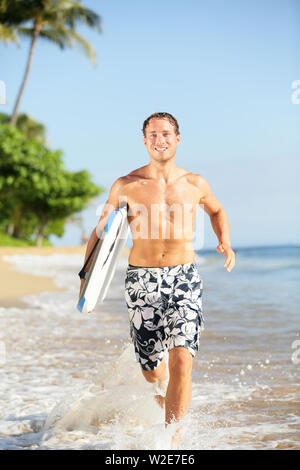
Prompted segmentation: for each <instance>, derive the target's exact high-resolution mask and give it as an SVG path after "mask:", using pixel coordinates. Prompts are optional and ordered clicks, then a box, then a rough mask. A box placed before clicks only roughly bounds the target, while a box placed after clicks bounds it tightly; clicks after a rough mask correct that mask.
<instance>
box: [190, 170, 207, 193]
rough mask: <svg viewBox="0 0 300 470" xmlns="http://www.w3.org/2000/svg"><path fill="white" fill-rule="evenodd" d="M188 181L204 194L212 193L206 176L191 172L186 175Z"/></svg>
mask: <svg viewBox="0 0 300 470" xmlns="http://www.w3.org/2000/svg"><path fill="white" fill-rule="evenodd" d="M186 178H187V181H188V182H189V183H190V184H192V185H193V186H195V187H196V188H197V189H199V191H201V193H202V194H207V193H208V192H209V191H210V186H209V184H208V181H207V180H206V179H205V178H204V176H202V175H200V174H199V173H191V172H189V173H188V174H187V175H186Z"/></svg>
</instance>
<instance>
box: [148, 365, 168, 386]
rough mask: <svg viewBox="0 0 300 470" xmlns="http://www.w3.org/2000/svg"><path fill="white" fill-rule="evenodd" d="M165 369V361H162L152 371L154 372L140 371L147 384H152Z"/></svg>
mask: <svg viewBox="0 0 300 470" xmlns="http://www.w3.org/2000/svg"><path fill="white" fill-rule="evenodd" d="M165 367H166V364H165V361H164V360H162V361H161V363H160V364H159V365H158V367H156V369H154V370H143V369H142V372H143V376H144V377H145V379H146V380H147V382H151V383H154V382H156V381H157V380H158V379H159V378H160V377H161V375H162V373H163V372H164V370H165Z"/></svg>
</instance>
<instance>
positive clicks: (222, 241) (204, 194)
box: [198, 175, 235, 272]
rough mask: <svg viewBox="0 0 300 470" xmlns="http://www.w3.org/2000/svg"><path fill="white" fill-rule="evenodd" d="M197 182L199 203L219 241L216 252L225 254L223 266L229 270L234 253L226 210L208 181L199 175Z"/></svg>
mask: <svg viewBox="0 0 300 470" xmlns="http://www.w3.org/2000/svg"><path fill="white" fill-rule="evenodd" d="M198 184H199V187H200V188H201V198H200V200H199V204H201V205H202V206H203V209H204V210H205V212H206V213H207V214H208V215H209V217H210V221H211V225H212V228H213V230H214V232H215V234H216V236H217V238H218V241H219V245H218V246H217V252H218V253H221V254H224V255H225V256H226V259H225V263H224V268H225V267H226V269H227V271H228V272H230V271H231V270H232V269H233V268H234V265H235V253H234V251H233V250H232V248H231V243H230V228H229V221H228V217H227V214H226V211H225V209H224V208H223V207H222V205H221V204H220V202H219V201H218V199H217V198H216V196H215V195H214V194H213V193H212V191H211V188H210V186H209V184H208V182H207V181H206V180H205V179H204V178H203V177H202V176H200V175H199V176H198Z"/></svg>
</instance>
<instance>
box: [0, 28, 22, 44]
mask: <svg viewBox="0 0 300 470" xmlns="http://www.w3.org/2000/svg"><path fill="white" fill-rule="evenodd" d="M0 41H3V42H4V43H5V44H8V43H10V42H13V43H15V44H17V45H18V46H19V45H20V42H19V37H18V32H17V30H16V28H13V27H11V26H6V25H4V24H0Z"/></svg>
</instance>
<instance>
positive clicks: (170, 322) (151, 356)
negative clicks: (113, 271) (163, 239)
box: [125, 263, 204, 370]
mask: <svg viewBox="0 0 300 470" xmlns="http://www.w3.org/2000/svg"><path fill="white" fill-rule="evenodd" d="M202 292H203V283H202V279H201V277H200V274H199V272H198V269H197V265H196V263H186V264H179V265H177V266H167V267H158V268H156V267H155V268H152V267H149V268H148V267H139V266H132V265H130V264H129V265H128V267H127V271H126V278H125V300H126V304H127V308H128V312H129V320H130V337H131V340H132V342H133V344H134V349H135V355H136V360H137V362H139V363H140V365H141V367H142V369H144V370H154V369H156V367H158V365H159V364H160V362H161V361H162V359H163V357H164V353H165V351H170V350H171V349H172V348H174V347H184V348H186V349H188V350H189V351H190V352H191V354H192V356H195V354H196V352H197V351H198V349H199V341H200V333H201V330H203V328H204V319H203V313H202Z"/></svg>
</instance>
